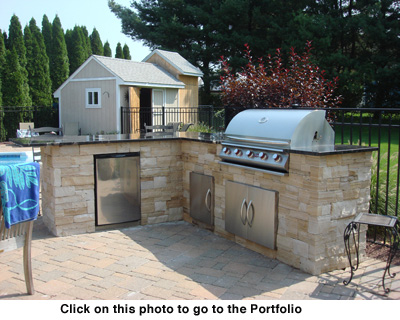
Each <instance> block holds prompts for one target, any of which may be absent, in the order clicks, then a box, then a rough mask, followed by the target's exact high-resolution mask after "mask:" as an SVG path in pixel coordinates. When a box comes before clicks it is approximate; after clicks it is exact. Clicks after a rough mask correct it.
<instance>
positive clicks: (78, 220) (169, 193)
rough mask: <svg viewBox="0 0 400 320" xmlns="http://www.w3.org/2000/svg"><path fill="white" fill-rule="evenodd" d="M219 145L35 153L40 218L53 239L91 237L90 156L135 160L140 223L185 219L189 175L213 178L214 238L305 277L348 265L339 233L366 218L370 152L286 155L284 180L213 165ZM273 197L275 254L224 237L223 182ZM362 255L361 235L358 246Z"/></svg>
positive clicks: (140, 144) (131, 145) (151, 144)
mask: <svg viewBox="0 0 400 320" xmlns="http://www.w3.org/2000/svg"><path fill="white" fill-rule="evenodd" d="M220 150H221V145H220V144H214V143H205V142H201V141H193V140H190V141H189V140H165V141H133V142H127V143H122V142H121V143H104V144H91V145H90V144H88V145H71V146H68V145H65V146H62V147H59V146H47V147H42V161H43V163H44V165H43V170H42V176H43V179H42V181H43V185H42V207H43V209H42V211H43V215H44V221H45V224H46V225H47V226H48V227H49V229H50V230H51V231H52V233H53V234H55V235H57V236H64V235H70V234H78V233H86V232H94V231H95V205H94V202H95V195H94V165H93V156H94V154H107V153H123V152H140V177H141V215H142V219H141V223H142V224H143V225H145V224H154V223H161V222H166V221H177V220H181V219H183V218H184V219H185V220H187V221H190V222H192V220H191V218H190V212H189V210H190V203H189V201H190V187H189V183H190V172H197V173H201V174H206V175H211V176H214V179H215V194H214V203H215V208H214V226H213V230H214V232H215V233H217V234H219V235H222V236H224V237H226V238H228V239H231V240H234V241H236V242H238V243H240V244H242V245H244V246H246V247H248V248H251V249H252V250H255V251H258V252H261V253H262V254H265V255H267V256H270V257H272V258H277V259H279V260H280V261H282V262H284V263H287V264H289V265H291V266H294V267H297V268H299V269H301V270H303V271H306V272H308V273H311V274H320V273H322V272H327V271H330V270H335V269H339V268H344V267H346V266H347V265H348V261H347V256H346V255H345V253H344V242H343V231H344V229H345V226H346V225H347V224H348V223H349V222H350V221H351V220H352V219H353V218H354V217H355V215H356V214H357V213H359V212H367V211H368V204H369V192H370V175H371V152H357V153H349V154H335V155H327V156H321V155H319V156H313V155H305V154H296V153H291V155H290V163H289V168H290V174H289V175H287V176H278V175H272V174H268V173H264V172H260V171H255V170H251V169H245V168H238V167H232V166H227V165H224V164H221V163H219V161H220V158H219V157H218V154H219V152H220ZM228 180H231V181H235V182H240V183H245V184H248V185H253V186H258V187H261V188H265V189H270V190H275V191H278V192H279V200H278V201H279V204H278V232H277V250H271V249H267V248H264V247H262V246H260V245H257V244H256V243H253V242H250V241H247V240H246V239H242V238H239V237H237V236H235V235H233V234H230V233H228V232H226V231H225V184H226V181H228ZM361 240H362V241H361V253H363V249H364V248H365V234H364V237H363V238H362V239H361Z"/></svg>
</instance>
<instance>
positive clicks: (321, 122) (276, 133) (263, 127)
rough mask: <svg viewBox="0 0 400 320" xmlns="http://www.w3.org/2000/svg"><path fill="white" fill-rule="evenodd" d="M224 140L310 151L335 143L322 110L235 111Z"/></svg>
mask: <svg viewBox="0 0 400 320" xmlns="http://www.w3.org/2000/svg"><path fill="white" fill-rule="evenodd" d="M225 141H229V142H230V143H235V142H236V143H239V144H251V145H260V146H265V145H267V146H268V147H276V148H282V149H299V150H313V149H314V148H315V147H321V146H327V147H331V146H333V145H334V141H335V134H334V131H333V129H332V128H331V126H330V125H329V123H328V122H327V121H326V119H325V111H324V110H298V109H296V110H293V109H290V110H289V109H274V110H271V109H250V110H245V111H242V112H240V113H239V114H237V115H236V116H235V117H234V118H233V119H232V120H231V122H230V123H229V125H228V127H227V128H226V131H225Z"/></svg>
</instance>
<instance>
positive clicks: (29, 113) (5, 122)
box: [0, 106, 59, 141]
mask: <svg viewBox="0 0 400 320" xmlns="http://www.w3.org/2000/svg"><path fill="white" fill-rule="evenodd" d="M20 122H33V123H34V126H35V127H36V128H39V127H56V128H58V127H59V124H58V107H53V106H47V107H38V106H31V107H19V106H18V107H8V106H4V107H3V106H0V126H1V127H0V141H2V140H3V141H5V140H8V139H10V138H15V137H16V132H17V129H19V123H20Z"/></svg>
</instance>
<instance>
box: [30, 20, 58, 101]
mask: <svg viewBox="0 0 400 320" xmlns="http://www.w3.org/2000/svg"><path fill="white" fill-rule="evenodd" d="M24 38H25V46H26V48H27V66H26V69H27V71H28V75H29V89H30V90H29V92H30V96H31V99H32V104H33V105H35V106H51V104H52V94H51V80H50V67H49V58H48V56H47V53H46V46H45V44H44V38H43V35H42V33H41V32H40V29H39V28H38V27H37V25H36V21H35V19H33V18H32V19H31V21H30V23H29V27H25V32H24Z"/></svg>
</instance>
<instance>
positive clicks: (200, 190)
mask: <svg viewBox="0 0 400 320" xmlns="http://www.w3.org/2000/svg"><path fill="white" fill-rule="evenodd" d="M190 216H191V217H192V218H194V219H196V220H198V221H201V222H203V223H206V224H208V225H211V226H213V225H214V177H212V176H207V175H204V174H200V173H196V172H191V173H190Z"/></svg>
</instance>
